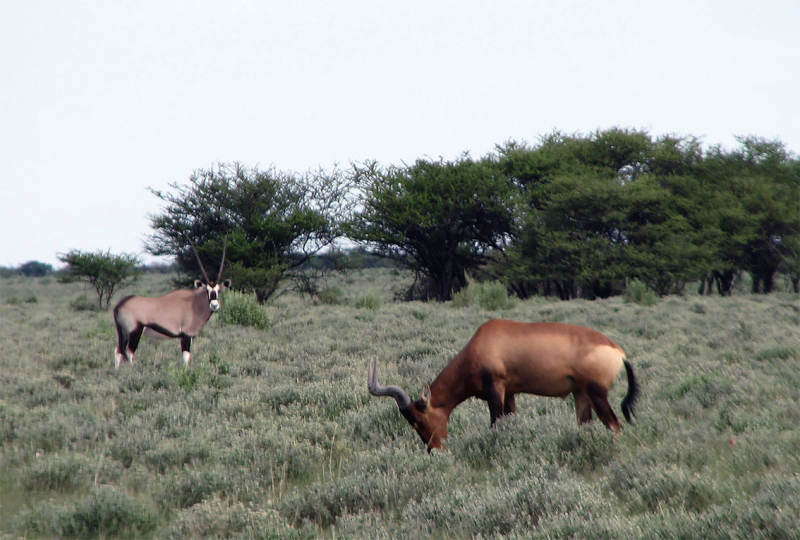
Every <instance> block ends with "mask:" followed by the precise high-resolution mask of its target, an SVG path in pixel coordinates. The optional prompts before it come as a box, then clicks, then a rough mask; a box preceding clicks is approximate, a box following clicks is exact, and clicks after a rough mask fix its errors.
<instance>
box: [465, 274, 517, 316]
mask: <svg viewBox="0 0 800 540" xmlns="http://www.w3.org/2000/svg"><path fill="white" fill-rule="evenodd" d="M475 304H477V305H479V306H480V307H482V308H483V309H485V310H486V311H497V310H499V309H509V308H511V307H513V306H514V301H513V300H512V299H511V298H509V297H508V290H507V289H506V288H505V286H504V285H503V284H502V283H500V282H499V281H493V282H490V283H471V284H470V285H469V286H468V287H465V288H463V289H461V290H460V291H458V292H457V293H456V294H454V295H453V307H469V306H472V305H475Z"/></svg>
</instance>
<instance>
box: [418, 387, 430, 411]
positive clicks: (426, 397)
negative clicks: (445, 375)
mask: <svg viewBox="0 0 800 540" xmlns="http://www.w3.org/2000/svg"><path fill="white" fill-rule="evenodd" d="M430 399H431V387H430V386H428V385H427V384H426V385H425V386H423V387H422V395H421V396H420V397H419V401H418V403H419V405H420V406H421V407H422V408H423V410H424V409H425V408H426V407H427V406H428V402H429V401H430Z"/></svg>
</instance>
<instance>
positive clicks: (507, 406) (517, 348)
mask: <svg viewBox="0 0 800 540" xmlns="http://www.w3.org/2000/svg"><path fill="white" fill-rule="evenodd" d="M623 366H624V367H625V371H626V373H627V376H628V394H627V396H626V397H625V399H624V400H623V402H622V411H623V413H624V414H625V418H626V420H628V421H629V422H631V416H632V414H633V407H634V405H635V403H636V399H637V396H638V393H639V387H638V384H637V382H636V377H635V375H634V372H633V367H632V366H631V365H630V363H628V362H627V360H625V351H623V350H622V348H621V347H620V346H619V345H617V344H616V343H614V342H613V341H612V340H611V339H609V338H608V337H606V336H604V335H603V334H601V333H600V332H597V331H596V330H592V329H591V328H585V327H582V326H575V325H571V324H564V323H526V322H517V321H509V320H502V319H494V320H490V321H488V322H486V323H484V324H483V325H482V326H481V327H480V328H478V330H477V331H476V332H475V335H474V336H472V339H470V341H469V342H468V343H467V345H466V346H465V347H464V348H463V349H462V350H461V352H459V353H458V354H457V355H456V357H455V358H453V360H451V361H450V363H449V364H448V365H447V366H446V367H445V368H444V369H443V370H442V371H441V373H439V375H438V376H437V377H436V379H435V380H434V381H433V382H432V383H431V384H430V386H429V387H426V388H425V389H424V390H423V393H422V396H421V397H420V398H419V399H418V400H417V401H414V402H412V401H411V398H409V397H408V394H406V392H405V391H404V390H403V389H402V388H400V387H399V386H394V385H389V386H383V385H381V384H380V383H378V377H377V363H376V362H373V363H372V364H371V365H370V369H369V373H368V375H367V387H368V389H369V391H370V393H371V394H373V395H375V396H391V397H393V398H394V399H395V400H396V401H397V405H398V407H399V408H400V412H401V413H402V414H403V416H404V417H405V418H406V420H408V422H409V423H410V424H411V426H412V427H413V428H414V429H415V430H416V432H417V433H418V434H419V436H420V437H421V438H422V440H423V441H424V442H425V444H427V446H428V449H429V450H430V449H432V448H441V447H442V440H444V439H446V438H447V422H448V420H449V418H450V413H451V412H452V411H453V409H454V408H455V407H457V406H458V405H459V404H460V403H461V402H463V401H464V400H466V399H468V398H470V397H478V398H480V399H483V400H486V401H487V402H488V403H489V412H490V415H491V420H492V424H494V423H495V421H496V420H497V418H499V417H500V416H503V415H506V414H510V413H513V412H515V411H516V404H515V401H514V395H515V394H519V393H525V394H536V395H540V396H554V397H566V396H568V395H569V394H572V395H573V396H574V397H575V410H576V413H577V416H578V422H579V423H581V424H583V423H586V422H589V421H591V419H592V412H595V413H596V414H597V416H598V417H599V418H600V420H601V421H602V422H603V424H605V425H606V427H608V428H609V429H613V430H614V431H619V429H620V424H619V420H618V419H617V417H616V415H615V414H614V411H613V410H612V409H611V406H610V405H609V403H608V390H609V388H611V385H612V384H613V383H614V380H615V379H616V378H617V375H619V372H620V370H621V369H622V367H623Z"/></svg>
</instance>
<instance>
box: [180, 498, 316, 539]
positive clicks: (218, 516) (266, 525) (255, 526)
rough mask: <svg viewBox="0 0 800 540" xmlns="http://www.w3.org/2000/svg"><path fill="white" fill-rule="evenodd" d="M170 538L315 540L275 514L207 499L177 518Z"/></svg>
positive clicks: (307, 530)
mask: <svg viewBox="0 0 800 540" xmlns="http://www.w3.org/2000/svg"><path fill="white" fill-rule="evenodd" d="M168 537H169V538H181V539H183V538H253V539H275V540H278V539H284V538H285V539H287V540H292V539H295V538H297V539H300V538H309V539H310V538H317V534H316V531H315V530H314V529H312V528H311V527H308V526H306V527H304V528H301V529H295V528H293V527H292V526H291V525H289V523H288V522H287V521H286V520H285V519H284V518H283V517H281V515H280V514H279V513H278V512H276V511H275V510H262V509H253V508H248V507H246V506H245V505H243V504H242V503H235V502H230V501H223V500H221V499H219V498H213V499H209V500H208V501H204V502H202V503H199V504H196V505H194V506H192V507H191V508H189V509H187V510H184V511H183V512H180V513H179V514H178V517H177V518H176V519H175V521H174V523H173V525H172V528H171V529H170V531H169V536H168Z"/></svg>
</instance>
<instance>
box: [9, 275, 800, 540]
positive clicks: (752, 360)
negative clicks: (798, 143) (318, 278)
mask: <svg viewBox="0 0 800 540" xmlns="http://www.w3.org/2000/svg"><path fill="white" fill-rule="evenodd" d="M410 282H411V277H410V276H408V275H406V274H403V273H399V272H396V271H391V270H388V269H372V270H362V271H358V272H353V273H351V274H349V275H348V276H347V277H344V278H342V280H341V282H340V283H338V285H337V286H338V287H339V291H340V294H337V295H335V296H334V297H333V298H330V300H329V301H330V303H324V302H322V303H320V302H317V303H314V302H311V301H310V300H308V299H307V298H305V299H304V298H302V297H300V296H297V295H294V294H286V295H280V296H275V297H273V298H272V299H271V300H270V302H269V304H268V305H267V306H265V307H263V308H262V307H260V306H258V305H257V304H255V306H256V307H255V309H256V310H263V312H261V311H259V312H257V313H255V312H253V311H252V309H253V305H252V304H248V303H247V302H245V298H243V295H238V294H237V293H226V295H224V296H223V298H222V301H223V308H222V312H221V313H220V314H218V315H214V316H213V317H212V319H211V321H210V322H209V324H208V325H207V326H206V328H205V329H204V331H203V333H202V334H201V335H200V337H199V338H198V339H196V340H195V342H194V344H193V348H192V351H193V353H194V358H193V362H192V366H191V367H190V368H189V369H186V368H184V367H183V365H182V362H181V359H180V358H181V357H180V346H179V344H178V342H177V341H167V342H162V343H156V342H154V341H148V340H146V339H145V340H143V342H142V344H141V346H140V348H139V350H138V353H137V356H136V362H135V363H134V364H132V365H129V364H126V365H123V366H122V368H121V369H119V370H115V369H114V367H113V350H114V347H115V345H116V333H115V330H114V324H113V319H112V315H111V312H110V311H108V312H107V311H100V312H98V311H94V310H92V309H85V308H86V307H87V306H86V302H85V299H84V301H81V300H80V297H81V295H85V294H91V292H87V290H86V289H84V287H83V286H81V285H78V284H69V285H64V284H60V283H58V282H57V281H56V279H54V278H52V277H43V278H25V277H21V276H16V277H8V278H4V279H2V280H0V308H2V311H1V312H0V324H1V326H2V335H1V336H0V371H1V372H2V377H0V534H2V535H8V536H10V537H20V536H23V537H80V538H84V537H93V536H94V537H118V536H122V537H139V536H142V537H158V538H170V537H173V538H184V537H204V536H205V537H209V536H216V537H224V538H240V537H241V538H245V537H247V538H250V537H254V538H316V537H325V538H342V537H344V538H352V537H370V538H403V537H435V538H467V537H485V538H489V537H508V538H531V537H555V538H563V537H581V538H586V537H592V538H597V537H603V538H689V537H695V538H696V537H701V536H702V537H704V538H707V539H711V538H789V537H792V536H794V535H796V534H797V531H798V530H800V430H799V429H798V426H799V425H800V369H799V368H800V303H799V302H798V296H797V294H794V293H791V292H787V291H788V290H789V287H782V288H781V287H778V289H779V290H778V291H777V292H774V293H773V294H770V295H751V294H748V293H746V292H744V291H745V290H746V289H747V288H746V286H744V285H743V286H742V290H739V291H736V292H735V293H734V294H733V295H732V296H730V297H719V296H698V295H694V294H686V295H683V296H678V295H674V296H666V297H663V298H661V299H659V300H658V301H657V303H655V305H652V306H644V305H641V304H638V303H634V302H626V301H625V299H624V297H622V296H615V297H611V298H608V299H601V300H594V301H588V300H572V301H567V302H562V301H553V300H548V299H544V298H541V297H534V298H531V299H528V300H524V301H520V300H515V301H512V302H510V303H508V304H506V305H505V307H503V308H501V309H497V310H493V311H489V310H486V309H484V308H483V307H481V306H480V305H476V304H475V303H473V304H472V305H469V304H470V303H469V302H463V301H462V302H446V303H421V302H394V301H393V300H392V298H393V297H394V294H395V293H396V292H397V291H398V290H400V289H401V288H402V287H407V286H408V285H409V283H410ZM171 287H172V285H171V282H170V276H159V275H153V274H146V275H145V276H144V277H143V278H142V279H140V280H139V281H138V282H136V283H135V284H134V285H132V286H130V287H129V288H128V289H126V290H125V291H121V292H120V293H119V295H118V296H117V299H119V298H121V297H122V295H123V294H127V293H134V292H135V293H137V294H145V295H160V294H164V293H166V292H168V291H169V290H170V289H171ZM237 303H241V304H242V305H247V306H250V307H249V308H248V309H249V310H251V311H248V310H246V309H245V310H243V309H237V308H236V307H235V306H236V305H237ZM226 309H227V310H229V312H230V313H229V314H233V313H239V314H240V315H241V314H242V313H244V315H243V319H239V321H240V322H242V320H244V322H247V321H256V322H259V324H256V326H243V325H239V324H232V323H233V322H236V319H233V320H231V319H230V318H229V319H228V320H229V323H228V324H225V322H226V319H225V317H223V315H224V314H225V312H226ZM265 315H266V317H268V319H269V324H264V322H265V319H264V316H265ZM493 317H503V318H511V319H517V320H526V321H562V322H569V323H573V324H580V325H585V326H589V327H592V328H595V329H597V330H599V331H601V332H603V333H605V334H606V335H608V336H609V337H611V338H612V339H613V340H615V341H616V342H617V343H619V344H620V345H621V346H622V347H623V348H624V349H625V350H626V351H627V353H628V358H629V359H630V360H631V361H632V363H633V365H634V367H635V369H636V373H637V375H638V378H639V382H640V384H641V387H642V394H641V398H640V400H639V403H638V406H637V411H636V412H637V417H636V424H635V425H634V426H630V425H628V424H624V425H623V430H622V433H621V434H620V435H619V436H618V437H615V436H614V434H613V433H612V432H610V431H608V430H606V429H605V428H604V427H603V426H602V425H601V424H600V423H599V422H598V421H597V420H595V422H593V423H592V424H591V425H590V426H584V427H581V428H579V427H578V425H577V422H576V419H575V413H574V408H573V406H572V398H571V397H570V398H568V399H566V400H560V399H553V398H541V397H535V396H524V395H520V396H518V397H517V411H518V412H517V414H516V415H514V416H512V417H508V418H504V419H502V420H500V421H499V422H498V425H497V426H496V427H495V428H494V429H490V428H489V412H488V408H487V406H486V403H485V402H482V401H477V400H474V399H472V400H469V401H467V402H465V403H464V404H463V405H462V406H460V407H459V408H457V409H456V410H455V412H454V413H453V416H452V418H451V421H450V439H449V441H448V443H447V448H446V450H445V451H442V452H434V453H432V454H430V455H429V454H428V453H427V452H426V451H425V447H424V445H423V444H422V443H421V442H420V440H419V438H418V436H417V435H416V433H414V431H413V430H412V429H411V427H410V426H409V425H408V424H407V423H406V421H405V420H404V419H403V418H402V417H401V415H400V414H399V413H398V410H397V406H396V404H395V403H394V401H393V400H391V399H378V398H373V397H371V396H370V395H369V393H368V392H367V388H366V375H367V364H368V362H369V361H370V360H373V359H378V360H379V362H380V369H381V382H382V383H384V384H399V385H401V386H403V387H404V388H405V389H406V390H407V391H408V392H409V393H410V394H411V395H412V397H414V398H416V397H417V396H418V395H419V391H420V390H421V389H422V386H423V384H424V383H426V382H429V381H431V380H432V379H433V378H434V377H435V376H436V374H437V373H438V372H439V370H440V369H441V368H443V367H444V366H445V365H446V363H447V362H448V361H449V360H450V359H451V358H452V357H453V356H454V355H455V354H456V353H457V351H458V350H459V349H460V348H461V347H462V346H463V345H465V344H466V342H467V341H468V340H469V338H470V337H471V336H472V334H473V332H474V331H475V329H476V328H477V327H478V326H479V325H480V324H482V323H483V322H485V321H486V320H487V319H489V318H493ZM626 390H627V383H626V381H625V378H624V376H622V375H621V376H620V377H619V379H618V381H617V384H616V385H615V386H614V387H613V389H612V392H611V396H610V401H611V403H612V406H613V407H614V408H615V410H616V412H617V413H618V414H619V403H620V401H621V400H622V397H623V396H624V394H625V392H626Z"/></svg>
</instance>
